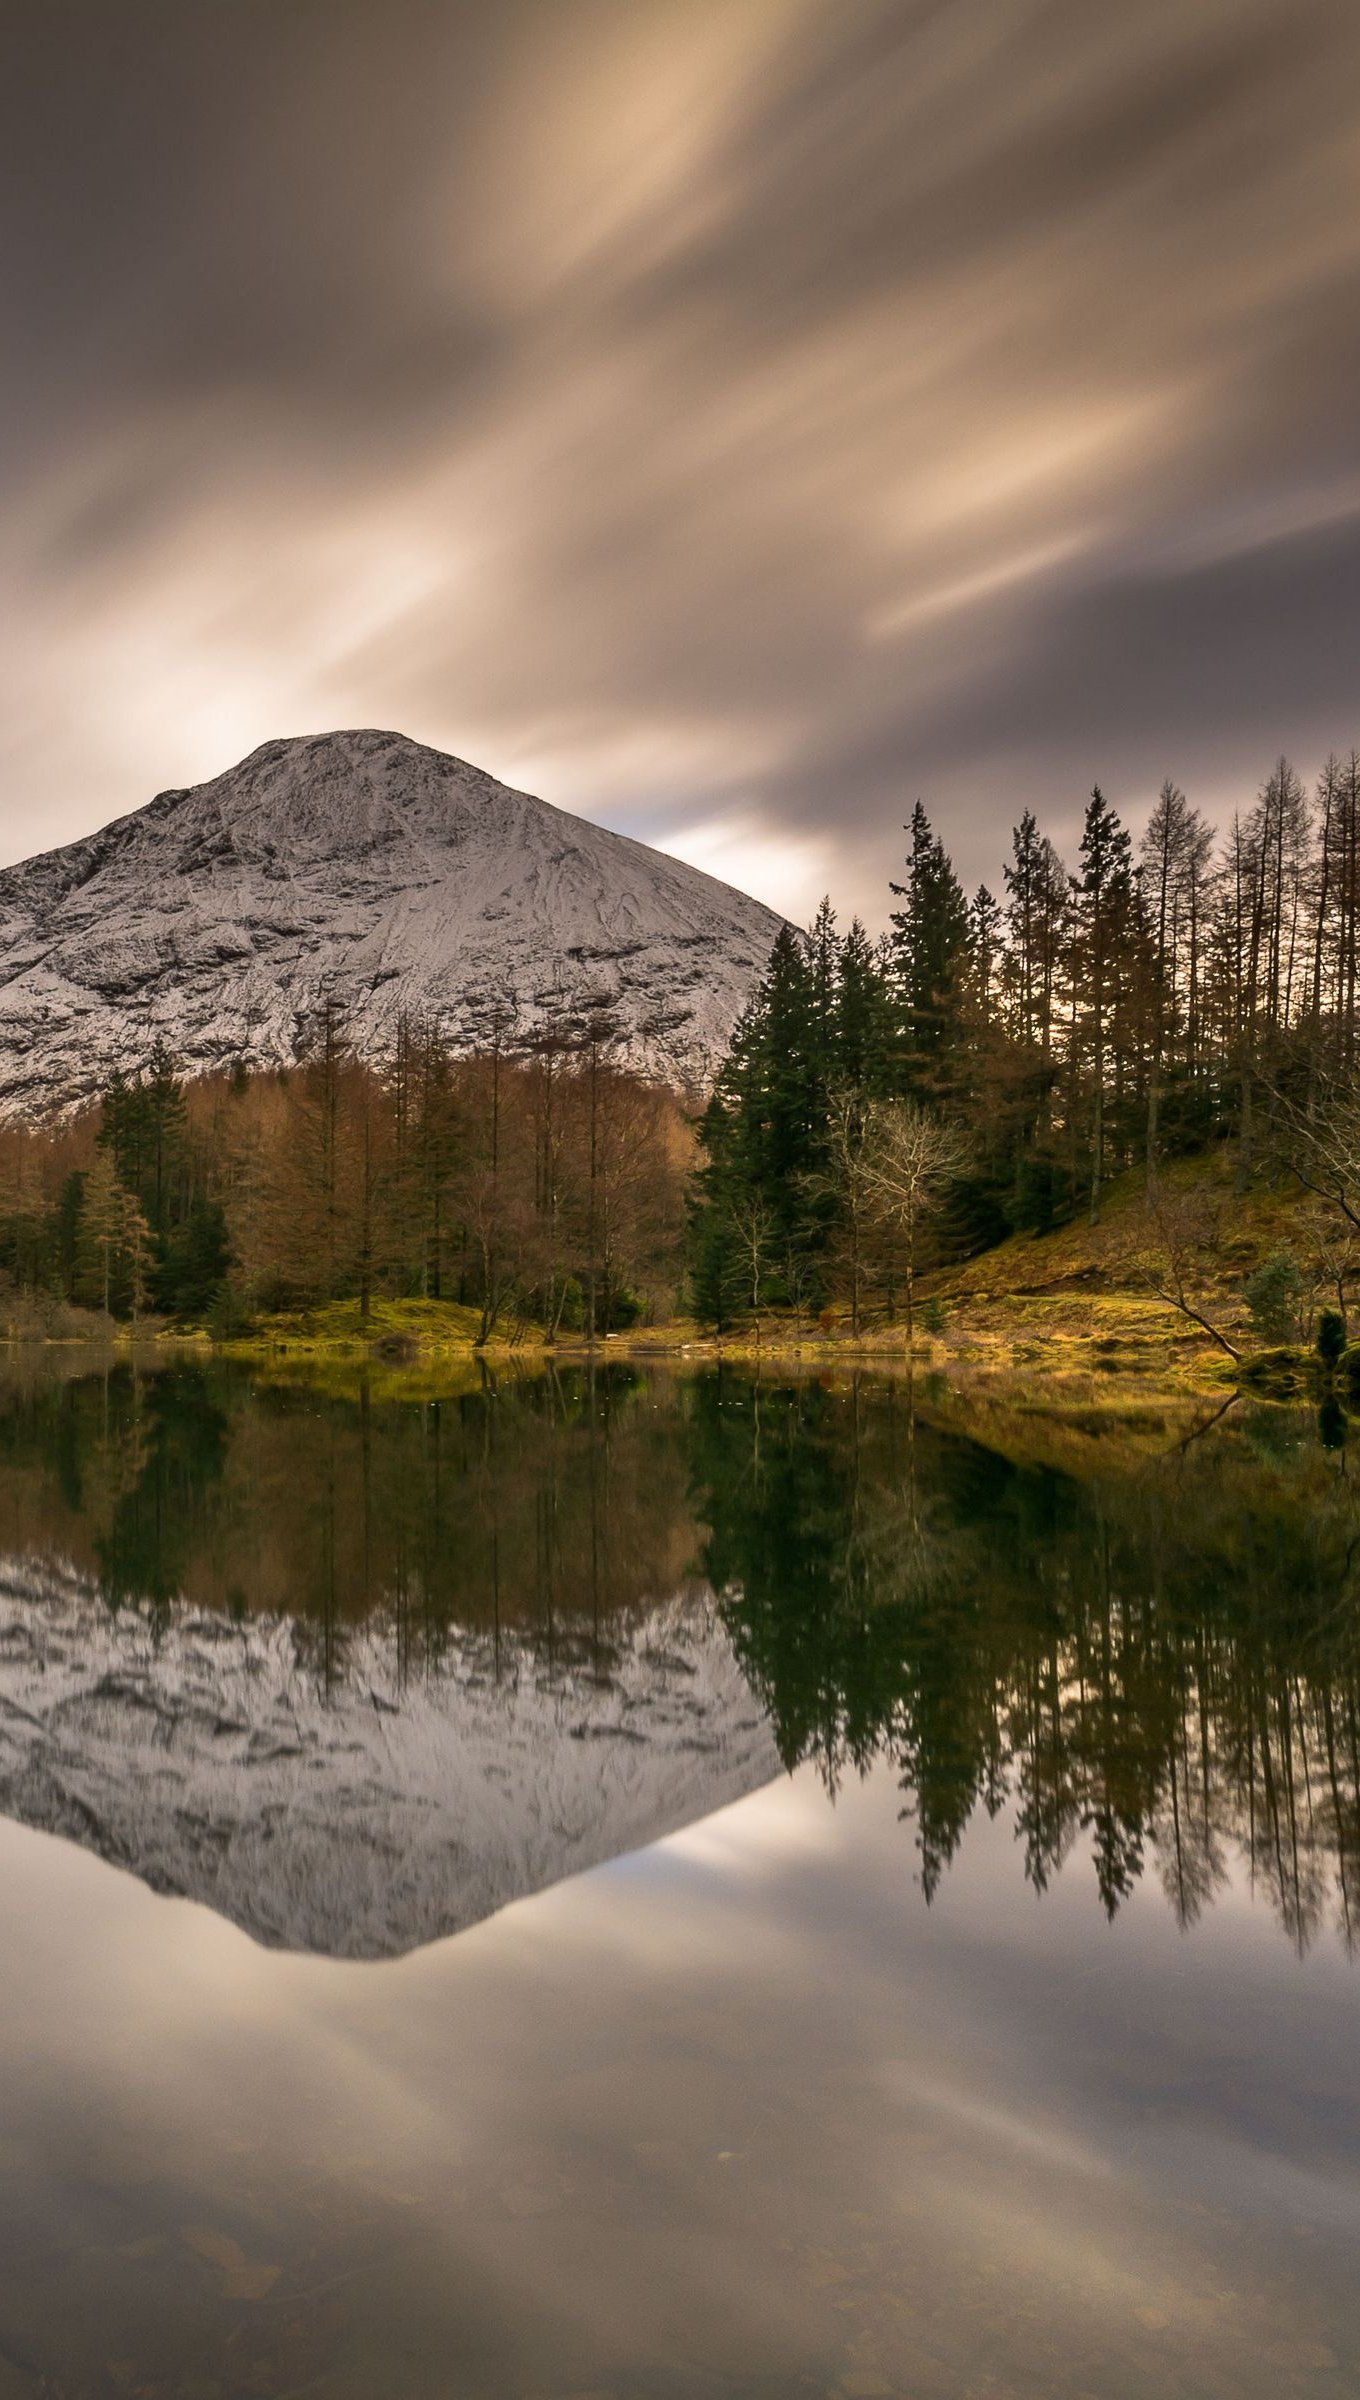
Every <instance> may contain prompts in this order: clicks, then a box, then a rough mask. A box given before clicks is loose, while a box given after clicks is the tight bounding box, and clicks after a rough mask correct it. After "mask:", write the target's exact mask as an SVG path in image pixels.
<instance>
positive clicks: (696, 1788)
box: [0, 1367, 1360, 2400]
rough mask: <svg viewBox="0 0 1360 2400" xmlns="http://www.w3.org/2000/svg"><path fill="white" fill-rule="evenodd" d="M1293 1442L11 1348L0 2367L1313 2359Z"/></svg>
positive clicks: (1237, 2398) (962, 2370)
mask: <svg viewBox="0 0 1360 2400" xmlns="http://www.w3.org/2000/svg"><path fill="white" fill-rule="evenodd" d="M1205 1413H1207V1412H1205ZM1344 1434H1345V1427H1344V1426H1343V1425H1341V1424H1340V1423H1339V1422H1338V1421H1337V1420H1336V1419H1335V1417H1333V1418H1332V1419H1331V1420H1330V1421H1325V1422H1324V1423H1323V1424H1322V1425H1321V1426H1320V1427H1319V1425H1318V1423H1317V1422H1316V1420H1314V1419H1312V1418H1310V1417H1307V1416H1304V1415H1301V1414H1293V1413H1286V1412H1281V1411H1257V1412H1252V1411H1250V1410H1248V1409H1245V1408H1242V1407H1235V1408H1234V1409H1232V1410H1230V1411H1229V1412H1228V1414H1227V1415H1226V1416H1224V1417H1223V1418H1222V1419H1221V1420H1220V1421H1219V1422H1218V1423H1217V1424H1215V1425H1211V1426H1204V1425H1203V1424H1202V1422H1201V1421H1200V1420H1196V1419H1193V1418H1187V1417H1184V1416H1179V1417H1178V1416H1172V1415H1166V1416H1162V1415H1159V1413H1158V1411H1157V1410H1156V1408H1150V1409H1146V1410H1141V1411H1138V1412H1135V1413H1133V1414H1131V1415H1129V1416H1127V1417H1125V1418H1119V1417H1117V1416H1116V1417H1112V1416H1110V1415H1109V1414H1108V1413H1101V1414H1093V1415H1092V1416H1091V1417H1090V1419H1089V1420H1085V1421H1083V1420H1082V1419H1080V1418H1074V1417H1071V1416H1069V1417H1067V1418H1057V1417H1053V1418H1049V1419H1045V1418H1043V1417H1040V1416H1036V1415H1029V1416H1025V1417H1018V1416H1007V1415H1006V1414H1005V1413H1004V1412H999V1411H993V1412H980V1411H978V1410H976V1409H973V1410H970V1409H968V1408H967V1407H966V1406H965V1405H964V1404H962V1403H961V1402H959V1401H958V1400H957V1399H956V1398H955V1397H953V1396H951V1395H950V1394H949V1393H948V1392H946V1391H944V1390H941V1389H938V1388H935V1387H932V1386H926V1387H924V1388H923V1387H921V1386H920V1385H919V1384H918V1386H917V1389H916V1392H915V1394H914V1395H912V1396H911V1397H910V1398H909V1397H908V1395H907V1393H906V1391H905V1389H904V1388H903V1387H901V1386H897V1387H893V1386H891V1385H887V1384H882V1383H875V1382H873V1381H872V1380H869V1379H858V1380H854V1381H851V1380H847V1381H845V1382H844V1383H842V1384H840V1385H837V1386H832V1387H827V1386H824V1385H822V1384H818V1383H804V1384H801V1385H786V1384H780V1383H774V1382H770V1381H766V1382H765V1383H764V1384H763V1385H762V1386H760V1387H756V1386H754V1385H753V1384H752V1383H751V1382H749V1381H746V1380H743V1379H742V1378H740V1377H737V1376H734V1375H731V1374H718V1373H708V1374H704V1375H697V1376H694V1377H692V1378H670V1377H665V1376H661V1375H650V1374H647V1375H643V1374H630V1373H626V1372H618V1371H616V1372H611V1373H610V1374H609V1375H604V1374H601V1375H599V1376H596V1377H587V1376H585V1375H584V1374H581V1375H566V1376H557V1377H555V1378H545V1379H543V1380H541V1381H537V1382H533V1381H526V1382H523V1383H519V1384H515V1385H512V1386H504V1385H502V1386H500V1387H499V1388H496V1387H492V1386H489V1385H487V1386H483V1385H480V1384H474V1383H472V1382H471V1381H470V1382H469V1385H468V1388H467V1389H465V1390H462V1391H459V1390H457V1389H455V1388H452V1387H446V1388H445V1389H444V1390H443V1391H442V1392H440V1393H438V1394H436V1393H435V1392H434V1391H433V1390H431V1391H427V1392H424V1393H421V1392H417V1391H413V1390H412V1389H411V1388H410V1387H409V1386H408V1387H406V1388H405V1390H403V1389H402V1388H401V1387H400V1386H397V1387H395V1388H379V1387H377V1386H374V1387H369V1388H359V1387H357V1386H356V1387H355V1388H352V1389H344V1388H338V1389H334V1390H326V1389H323V1388H311V1389H308V1388H297V1387H294V1388H268V1387H266V1386H264V1385H262V1384H260V1383H258V1382H252V1381H251V1380H250V1379H249V1378H248V1377H246V1376H244V1375H243V1374H239V1373H232V1372H227V1371H224V1370H217V1369H214V1370H208V1371H202V1372H200V1371H198V1370H192V1371H191V1370H187V1369H184V1370H174V1371H167V1372H165V1373H160V1374H153V1375H139V1376H135V1377H134V1376H133V1375H132V1374H131V1373H130V1372H129V1371H128V1370H127V1369H126V1368H121V1369H114V1370H112V1371H110V1372H108V1373H98V1374H91V1373H72V1374H66V1375H61V1374H57V1373H55V1372H52V1371H50V1370H44V1371H42V1372H37V1371H21V1370H20V1369H19V1368H17V1367H16V1368H14V1369H12V1370H11V1371H10V1372H9V1373H8V1375H7V1376H6V1377H5V1378H4V1379H3V1380H0V1812H3V1813H2V1814H0V1908H2V1909H3V1918H2V1920H0V1921H2V1922H3V1929H4V1976H3V1986H2V1987H0V1989H3V2006H2V2007H0V2158H3V2163H4V2174H3V2180H2V2181H0V2209H3V2218H4V2222H3V2240H2V2241H0V2400H9V2396H10V2395H32V2396H33V2400H37V2395H40V2394H47V2395H52V2396H58V2400H72V2396H74V2395H87V2394H88V2395H100V2396H101V2400H102V2396H112V2395H121V2394H143V2395H157V2396H158V2400H159V2396H161V2395H166V2396H169V2395H178V2396H181V2400H191V2396H195V2395H196V2396H198V2400H209V2396H210V2395H219V2396H222V2400H226V2396H232V2400H234V2396H244V2395H247V2394H250V2395H275V2396H282V2395H286V2394H287V2395H291V2394H296V2395H299V2396H300V2395H302V2394H304V2393H305V2394H316V2395H318V2396H325V2395H335V2396H336V2400H377V2396H379V2395H381V2396H383V2400H386V2396H388V2395H393V2396H404V2395H411V2400H425V2396H426V2395H429V2396H430V2400H435V2396H438V2400H445V2396H456V2400H464V2396H466V2400H500V2396H501V2395H513V2396H515V2400H605V2396H606V2395H612V2400H690V2396H691V2395H694V2396H695V2400H707V2396H710V2395H711V2396H712V2400H738V2396H739V2395H740V2396H743V2400H744V2396H746V2395H751V2396H752V2400H779V2396H781V2395H785V2394H788V2395H800V2394H817V2395H820V2394H835V2395H839V2396H840V2400H856V2396H857V2395H858V2396H859V2400H874V2396H875V2395H883V2396H887V2395H903V2396H904V2400H905V2396H907V2395H911V2396H913V2400H914V2396H916V2395H922V2396H934V2395H938V2396H939V2400H964V2396H965V2395H970V2396H972V2395H975V2396H976V2400H1041V2396H1047V2395H1061V2396H1065V2395H1072V2396H1073V2400H1075V2396H1076V2395H1085V2396H1087V2400H1123V2396H1127V2400H1153V2395H1156V2400H1178V2396H1182V2395H1183V2396H1184V2400H1201V2396H1203V2400H1209V2396H1217V2395H1222V2396H1223V2400H1243V2396H1245V2400H1255V2396H1256V2395H1261V2400H1265V2396H1266V2395H1272V2396H1273V2395H1276V2394H1302V2395H1309V2396H1310V2400H1311V2396H1314V2395H1316V2400H1343V2396H1345V2400H1353V2396H1354V2394H1355V2393H1356V2392H1357V2390H1360V2292H1358V2290H1357V2286H1358V2284H1360V2278H1357V2275H1356V2242H1357V2235H1358V2234H1360V2045H1357V2040H1356V2035H1357V2027H1358V2020H1357V1992H1360V1984H1357V1977H1356V1966H1355V1963H1354V1960H1353V1955H1352V1921H1353V1916H1354V1911H1355V1908H1356V1906H1357V1905H1360V1807H1358V1806H1357V1779H1358V1778H1357V1770H1358V1768H1360V1703H1358V1694H1357V1683H1358V1681H1360V1640H1358V1639H1357V1632H1358V1631H1360V1601H1357V1598H1356V1595H1355V1579H1356V1569H1357V1562H1358V1561H1360V1498H1358V1497H1357V1493H1358V1492H1360V1485H1357V1482H1356V1481H1355V1480H1354V1479H1353V1476H1352V1472H1351V1467H1352V1461H1351V1459H1350V1457H1349V1455H1348V1451H1347V1448H1346V1445H1345V1441H1344ZM1357 1463H1360V1460H1358V1461H1357Z"/></svg>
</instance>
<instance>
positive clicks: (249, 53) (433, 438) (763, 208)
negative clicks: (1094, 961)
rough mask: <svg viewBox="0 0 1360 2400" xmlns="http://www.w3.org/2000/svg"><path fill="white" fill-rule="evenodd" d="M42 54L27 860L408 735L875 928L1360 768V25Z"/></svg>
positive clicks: (117, 27) (8, 719)
mask: <svg viewBox="0 0 1360 2400" xmlns="http://www.w3.org/2000/svg"><path fill="white" fill-rule="evenodd" d="M0 21H2V22H3V29H4V35H5V47H4V66H5V72H4V75H3V78H0V330H2V331H3V337H4V353H3V355H4V361H5V368H4V374H3V378H0V606H3V610H4V616H5V644H6V657H7V664H8V668H9V674H8V677H7V685H8V694H7V704H6V707H5V711H4V715H3V718H2V719H0V755H2V756H3V765H4V785H3V790H4V797H5V803H6V817H5V821H4V827H3V845H4V849H5V851H6V852H7V853H8V854H9V855H18V854H19V853H21V852H22V851H24V850H27V849H30V848H33V847H35V846H38V845H40V844H42V843H44V842H47V841H51V840H56V839H62V838H66V837H68V836H70V835H71V834H74V833H75V832H77V831H80V830H83V829H84V828H85V827H86V826H88V825H90V824H93V823H95V822H98V821H100V820H101V819H103V818H105V817H108V816H110V815H112V814H115V813H117V812H118V811H119V810H121V809H123V808H126V807H130V806H133V805H136V804H137V803H138V802H139V801H140V800H142V799H143V798H145V797H147V796H148V795H149V793H150V791H151V790H152V789H153V788H155V787H156V786H157V785H160V784H166V783H178V782H182V781H185V780H188V779H189V778H191V777H194V776H197V775H206V774H208V773H211V772H213V771H215V770H216V769H218V768H219V767H220V766H222V765H223V764H224V763H226V762H227V761H228V760H230V759H231V758H232V757H233V756H235V755H237V754H239V753H240V752H241V751H243V750H244V749H246V748H248V747H250V746H251V745H252V744H253V743H254V742H255V741H257V740H260V739H263V738H265V737H266V736H268V735H270V734H274V733H279V732H289V731H294V730H302V729H305V728H307V727H312V726H318V725H324V724H328V723H341V722H345V723H355V722H384V723H396V724H400V725H402V726H404V727H405V728H406V729H407V730H409V731H410V732H412V733H415V734H418V735H420V736H422V737H423V738H426V739H429V740H433V741H437V742H441V743H444V744H446V745H448V746H450V747H454V748H458V749H461V750H463V751H464V752H466V753H468V754H470V755H472V756H475V757H477V758H479V759H480V760H481V761H482V762H483V763H485V764H487V765H490V766H492V767H494V768H495V769H496V770H497V771H499V772H501V773H503V774H505V775H507V776H509V777H510V778H512V779H515V780H520V781H525V782H529V783H531V784H533V785H535V786H536V787H537V788H540V789H542V790H545V791H546V792H547V793H548V795H549V796H550V797H553V798H557V799H560V800H562V801H564V802H565V803H566V804H567V805H570V806H575V807H579V808H582V809H584V810H585V811H587V812H588V813H590V814H593V815H597V816H599V817H602V818H604V819H605V820H606V821H609V822H612V823H616V824H620V825H625V826H627V827H628V829H629V830H633V831H637V832H640V833H642V834H643V835H645V836H650V837H651V838H654V839H658V840H662V841H665V842H668V843H672V844H674V845H675V846H676V847H678V848H680V849H681V850H683V851H685V852H686V854H688V855H691V856H694V857H696V858H699V859H701V860H702V861H703V863H705V864H709V865H711V866H712V867H713V868H714V869H715V871H717V872H719V873H728V874H731V875H732V876H733V877H734V878H735V879H737V880H746V881H749V882H752V883H754V884H756V885H757V887H758V888H761V889H763V890H764V891H765V892H766V893H767V894H768V896H770V897H772V898H774V899H776V900H777V901H782V902H784V903H785V904H786V905H790V906H794V907H798V908H804V907H806V906H807V905H808V904H809V903H810V901H811V900H812V898H813V897H815V893H816V891H817V889H818V888H820V885H821V884H822V883H824V882H827V881H831V882H833V883H834V884H835V885H836V886H837V888H838V890H839V892H840V893H841V894H842V896H843V897H844V898H845V899H846V900H848V901H849V902H851V903H854V902H860V903H862V904H863V905H865V906H866V907H868V908H869V909H870V910H871V911H874V910H875V909H876V908H877V907H878V906H879V905H880V903H879V893H880V891H881V886H882V880H883V877H884V875H885V873H886V872H887V869H888V866H889V864H890V861H891V859H892V857H893V855H894V853H895V850H896V848H897V846H898V839H899V836H898V827H899V824H900V821H901V818H902V816H903V814H904V813H905V811H906V809H907V807H908V806H909V805H910V802H911V801H912V799H914V798H915V797H916V795H917V794H918V793H920V794H922V795H923V796H924V797H925V798H926V800H927V802H928V804H930V805H932V806H933V807H934V809H935V811H936V814H937V816H938V817H939V819H940V820H941V822H942V823H943V824H944V826H945V827H946V830H947V831H948V833H949V835H950V838H951V840H952V841H953V843H954V846H955V848H956V850H957V851H958V853H959V855H960V857H961V860H962V862H963V863H964V864H965V866H966V867H967V868H968V870H969V871H970V872H974V873H981V872H986V873H988V874H989V875H991V876H993V877H995V874H996V870H997V863H998V854H999V852H1000V850H1001V848H1002V847H1003V846H1004V841H1005V837H1006V829H1007V827H1008V826H1009V823H1010V822H1011V821H1012V819H1013V817H1014V815H1015V813H1016V811H1017V810H1018V808H1019V807H1020V806H1022V805H1024V804H1025V803H1026V802H1034V803H1035V804H1037V805H1040V806H1041V807H1042V808H1043V809H1044V811H1045V813H1046V815H1047V816H1048V818H1049V820H1050V821H1051V822H1052V823H1053V824H1054V827H1055V829H1059V828H1066V827H1068V826H1070V825H1071V823H1072V822H1073V821H1074V819H1075V816H1076V813H1077V811H1078V810H1079V807H1080V803H1081V797H1082V794H1083V792H1084V790H1085V788H1086V787H1087V785H1088V784H1089V783H1090V781H1091V780H1092V779H1093V777H1095V776H1099V777H1100V778H1101V779H1102V781H1103V782H1105V784H1106V785H1107V788H1110V789H1112V790H1113V791H1114V793H1115V795H1116V796H1117V797H1118V798H1119V799H1121V800H1122V801H1123V802H1124V803H1125V804H1126V805H1127V806H1128V807H1129V808H1130V810H1131V811H1134V812H1136V811H1137V810H1138V809H1139V808H1140V807H1141V806H1142V805H1143V804H1144V803H1145V801H1146V799H1147V797H1148V796H1149V794H1150V793H1151V791H1152V790H1153V789H1155V787H1156V785H1157V783H1158V782H1159V781H1160V779H1161V776H1162V775H1163V774H1164V773H1165V772H1167V771H1173V772H1176V773H1178V774H1179V775H1180V776H1181V778H1182V780H1184V781H1186V782H1187V783H1193V784H1194V785H1195V792H1196V796H1197V797H1204V798H1205V799H1207V800H1210V801H1211V802H1212V803H1213V805H1214V806H1216V807H1225V806H1230V805H1231V803H1232V801H1233V799H1234V798H1236V797H1249V796H1250V790H1251V788H1252V786H1253V785H1254V783H1255V781H1256V779H1257V778H1258V776H1259V774H1260V773H1261V772H1262V771H1263V770H1264V768H1265V766H1266V764H1267V763H1268V760H1269V758H1270V756H1271V754H1272V753H1273V752H1274V751H1275V750H1276V749H1277V748H1278V747H1279V746H1280V745H1281V744H1282V743H1283V744H1285V745H1287V746H1289V747H1291V748H1292V749H1294V750H1295V751H1296V752H1297V753H1298V754H1299V756H1300V761H1301V763H1302V764H1304V765H1305V766H1311V765H1312V764H1314V763H1316V760H1317V759H1318V757H1319V756H1320V755H1321V753H1322V752H1323V751H1324V750H1325V749H1326V748H1327V747H1328V746H1329V745H1331V744H1333V743H1337V744H1340V743H1343V742H1348V741H1350V740H1351V739H1352V738H1360V690H1357V682H1358V681H1360V679H1358V678H1357V676H1356V672H1355V658H1356V655H1357V644H1356V635H1357V632H1360V581H1358V576H1360V429H1358V426H1357V409H1356V402H1355V394H1356V390H1357V369H1358V368H1360V205H1358V203H1360V190H1358V189H1357V183H1358V180H1360V124H1358V120H1360V15H1357V12H1356V11H1355V9H1354V8H1353V7H1352V6H1351V5H1350V0H1302V5H1295V6H1291V7H1290V8H1288V9H1284V8H1281V7H1280V6H1279V5H1278V0H1140V5H1139V6H1138V7H1136V8H1132V9H1123V10H1120V9H1113V8H1105V7H1099V6H1094V5H1091V0H973V4H971V5H964V4H963V0H915V4H914V5H913V4H910V0H902V4H899V5H879V4H878V0H858V4H857V5H856V6H855V7H854V8H850V9H844V8H833V7H831V6H828V5H824V4H823V0H648V5H647V6H646V7H639V6H637V5H636V4H635V0H523V4H522V5H518V6H515V5H506V4H505V0H501V4H499V5H497V6H495V7H492V6H490V5H478V6H471V5H465V6H457V5H444V6H439V5H435V4H434V0H385V5H384V6H383V7H382V8H381V9H379V8H376V7H373V6H372V5H371V0H194V5H193V6H192V7H189V6H185V5H184V4H183V0H119V5H118V7H117V8H110V7H108V5H107V0H32V4H31V5H25V6H15V5H13V0H5V5H4V6H3V11H2V13H0Z"/></svg>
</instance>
